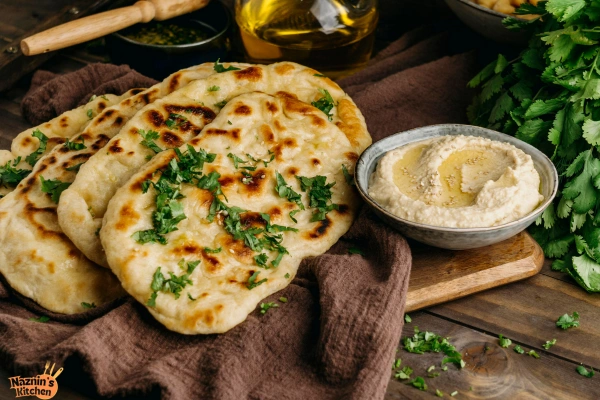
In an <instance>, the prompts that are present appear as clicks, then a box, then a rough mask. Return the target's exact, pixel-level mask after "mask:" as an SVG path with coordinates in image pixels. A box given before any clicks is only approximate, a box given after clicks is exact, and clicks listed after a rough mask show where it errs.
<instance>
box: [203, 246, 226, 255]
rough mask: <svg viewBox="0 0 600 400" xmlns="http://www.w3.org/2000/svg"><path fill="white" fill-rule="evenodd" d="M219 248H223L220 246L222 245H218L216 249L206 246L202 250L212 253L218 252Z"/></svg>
mask: <svg viewBox="0 0 600 400" xmlns="http://www.w3.org/2000/svg"><path fill="white" fill-rule="evenodd" d="M221 250H223V248H222V247H219V248H218V249H211V248H208V247H205V248H204V251H205V252H207V253H212V254H216V253H220V252H221Z"/></svg>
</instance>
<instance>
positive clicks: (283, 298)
mask: <svg viewBox="0 0 600 400" xmlns="http://www.w3.org/2000/svg"><path fill="white" fill-rule="evenodd" d="M279 301H280V302H282V303H287V302H288V299H287V297H280V298H279Z"/></svg>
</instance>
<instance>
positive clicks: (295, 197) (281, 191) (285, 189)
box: [275, 171, 304, 222]
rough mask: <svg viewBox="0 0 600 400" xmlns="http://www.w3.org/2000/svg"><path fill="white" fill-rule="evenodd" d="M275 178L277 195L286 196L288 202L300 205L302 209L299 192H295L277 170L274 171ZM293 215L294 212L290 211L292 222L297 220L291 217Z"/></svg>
mask: <svg viewBox="0 0 600 400" xmlns="http://www.w3.org/2000/svg"><path fill="white" fill-rule="evenodd" d="M275 180H276V185H275V191H276V192H277V194H278V195H279V197H282V198H286V199H287V200H288V201H289V202H292V203H296V204H297V205H298V207H300V210H304V204H302V197H301V196H300V194H299V193H296V192H295V191H294V190H293V189H292V187H291V186H289V185H288V184H287V182H286V181H285V179H284V178H283V176H282V175H281V174H280V173H279V172H277V171H276V172H275ZM296 212H297V210H296ZM293 215H295V213H294V214H292V213H290V218H292V220H293V221H294V222H298V221H296V220H295V219H294V218H293Z"/></svg>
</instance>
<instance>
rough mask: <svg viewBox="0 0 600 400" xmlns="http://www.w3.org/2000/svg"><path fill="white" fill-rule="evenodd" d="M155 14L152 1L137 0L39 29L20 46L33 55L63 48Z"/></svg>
mask: <svg viewBox="0 0 600 400" xmlns="http://www.w3.org/2000/svg"><path fill="white" fill-rule="evenodd" d="M154 15H155V9H154V5H153V4H152V3H150V2H148V1H138V2H137V3H135V4H133V5H131V6H129V7H123V8H118V9H115V10H110V11H106V12H103V13H100V14H96V15H90V16H89V17H85V18H80V19H77V20H75V21H71V22H67V23H66V24H62V25H59V26H55V27H54V28H51V29H48V30H47V31H44V32H40V33H37V34H35V35H33V36H30V37H28V38H26V39H23V40H22V41H21V50H22V51H23V54H25V55H26V56H33V55H36V54H40V53H46V52H49V51H54V50H58V49H62V48H65V47H69V46H73V45H76V44H79V43H83V42H87V41H88V40H93V39H97V38H99V37H102V36H104V35H108V34H109V33H113V32H116V31H118V30H121V29H123V28H127V27H128V26H131V25H133V24H137V23H139V22H149V21H151V20H152V19H153V18H154Z"/></svg>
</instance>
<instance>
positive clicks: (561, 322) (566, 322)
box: [556, 311, 579, 329]
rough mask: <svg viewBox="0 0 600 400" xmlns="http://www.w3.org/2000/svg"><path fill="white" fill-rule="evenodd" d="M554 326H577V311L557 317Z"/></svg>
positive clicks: (567, 327)
mask: <svg viewBox="0 0 600 400" xmlns="http://www.w3.org/2000/svg"><path fill="white" fill-rule="evenodd" d="M556 326H558V327H559V328H562V329H569V328H577V327H578V326H579V313H577V311H575V312H573V314H572V315H569V314H565V315H562V316H560V318H558V321H556Z"/></svg>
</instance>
